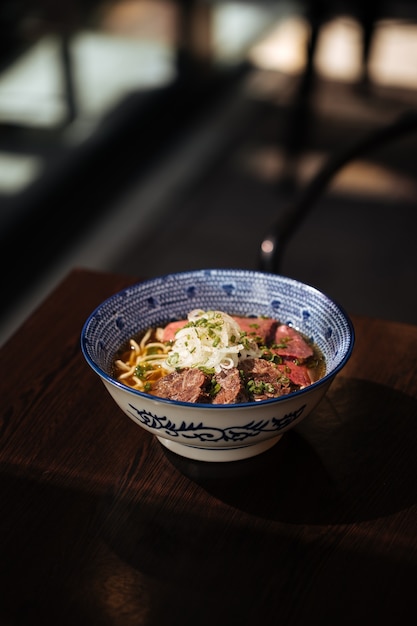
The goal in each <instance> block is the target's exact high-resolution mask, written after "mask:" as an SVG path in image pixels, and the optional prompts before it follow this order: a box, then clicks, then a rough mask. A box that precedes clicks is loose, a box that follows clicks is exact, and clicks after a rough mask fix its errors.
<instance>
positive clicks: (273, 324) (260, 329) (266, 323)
mask: <svg viewBox="0 0 417 626" xmlns="http://www.w3.org/2000/svg"><path fill="white" fill-rule="evenodd" d="M233 319H234V320H236V322H237V323H238V324H239V327H240V329H241V330H242V331H243V332H246V334H247V335H248V337H252V338H253V339H257V338H258V337H259V338H260V339H261V342H262V343H263V344H265V345H268V344H269V343H270V342H271V341H273V340H274V335H275V331H276V328H277V326H278V322H277V320H274V319H271V318H265V317H237V316H235V317H233Z"/></svg>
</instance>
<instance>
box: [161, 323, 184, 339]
mask: <svg viewBox="0 0 417 626" xmlns="http://www.w3.org/2000/svg"><path fill="white" fill-rule="evenodd" d="M187 323H188V320H179V321H177V322H170V323H169V324H167V325H166V326H165V328H164V329H163V333H162V337H161V341H174V339H175V333H176V332H177V330H180V328H183V327H184V326H185V325H186V324H187Z"/></svg>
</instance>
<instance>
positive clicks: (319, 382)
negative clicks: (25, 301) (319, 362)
mask: <svg viewBox="0 0 417 626" xmlns="http://www.w3.org/2000/svg"><path fill="white" fill-rule="evenodd" d="M215 272H222V273H225V272H226V273H232V274H236V275H239V274H245V275H247V276H253V277H256V276H258V275H262V276H267V277H270V278H274V279H280V280H283V281H284V282H285V283H287V284H292V285H302V286H303V287H307V288H308V289H309V290H311V291H313V292H315V293H316V294H318V295H319V296H320V297H324V298H325V299H327V301H328V302H329V303H331V304H332V305H333V306H334V307H336V309H338V311H339V313H340V315H341V317H342V318H343V319H344V321H345V323H346V326H347V329H348V337H349V341H348V346H347V349H346V352H345V354H344V356H343V358H342V359H341V361H340V362H339V363H338V365H337V366H336V367H334V369H332V371H331V372H328V373H326V374H325V375H324V376H322V378H320V379H319V380H317V381H315V382H314V383H311V384H310V385H308V386H307V387H304V388H303V389H299V390H297V391H292V392H291V393H289V394H287V395H284V396H278V397H276V398H268V399H267V400H258V401H255V402H239V403H237V404H211V403H201V402H184V401H182V400H171V399H169V398H161V397H159V396H155V395H152V394H149V393H146V392H144V391H140V390H138V389H133V387H129V386H128V385H124V384H123V383H121V382H119V381H118V380H116V379H115V378H113V377H112V376H110V374H108V373H107V372H106V371H105V370H104V369H102V368H101V367H100V366H99V365H97V364H96V362H95V361H94V360H93V359H92V357H91V356H90V354H89V352H88V350H87V347H86V343H87V342H86V333H87V330H88V327H89V325H90V322H91V320H92V319H93V318H94V317H95V316H96V315H97V313H98V312H99V311H100V309H101V308H102V307H103V306H104V305H107V304H109V303H110V302H111V301H112V300H116V299H120V297H122V296H123V295H124V294H125V293H127V292H128V291H130V290H131V289H134V288H135V287H141V286H143V287H144V288H146V287H147V286H151V285H152V283H155V282H156V281H158V282H160V281H161V280H164V279H166V278H168V277H173V278H174V277H177V276H179V277H184V278H186V277H190V278H191V277H193V276H197V275H198V276H203V275H204V274H206V273H209V274H213V273H215ZM355 340H356V336H355V329H354V326H353V322H352V320H351V318H350V316H349V314H348V313H347V312H346V310H345V308H344V307H343V306H342V305H340V304H339V302H338V301H337V300H335V299H334V298H332V297H331V296H329V295H328V294H327V293H326V292H324V291H322V290H321V289H319V288H317V287H315V286H314V285H311V284H309V283H307V282H304V281H302V280H298V279H296V278H292V277H290V276H286V275H283V274H274V273H271V272H263V271H261V270H251V269H243V268H241V269H239V268H205V269H195V270H186V271H181V272H168V273H166V274H162V275H160V276H155V277H152V278H148V279H146V280H143V281H139V280H138V281H136V282H133V283H132V284H131V285H129V286H127V287H124V288H123V289H120V290H119V291H117V292H115V293H113V294H112V295H110V296H109V297H108V298H105V299H104V300H103V301H102V302H101V303H100V304H98V305H97V306H96V307H95V308H94V310H93V311H91V313H90V314H89V315H88V317H87V319H86V320H85V322H84V324H83V326H82V329H81V335H80V343H81V351H82V354H83V356H84V358H85V360H86V362H87V363H88V365H89V366H90V367H91V369H92V370H93V371H94V372H95V373H96V374H97V375H98V376H99V377H100V378H101V379H102V380H103V381H105V382H107V383H109V384H110V385H112V386H113V387H116V388H117V389H119V390H121V391H127V392H129V393H130V394H132V395H133V396H136V397H138V398H143V399H146V400H151V401H154V402H161V403H163V404H167V405H172V406H176V407H187V408H193V407H194V408H195V409H199V410H201V409H207V410H214V411H215V410H216V409H217V410H218V409H226V410H239V409H247V408H248V407H249V408H254V407H255V406H266V405H270V404H277V403H280V402H281V403H282V402H286V401H287V402H288V401H289V400H291V399H292V398H298V397H300V396H302V395H304V394H307V393H310V392H311V391H313V390H314V389H317V388H319V387H322V386H323V385H326V384H327V383H330V382H331V381H332V380H333V378H334V377H335V376H336V374H338V372H340V370H341V369H343V367H344V366H345V365H346V363H347V361H348V360H349V359H350V357H351V354H352V351H353V348H354V344H355Z"/></svg>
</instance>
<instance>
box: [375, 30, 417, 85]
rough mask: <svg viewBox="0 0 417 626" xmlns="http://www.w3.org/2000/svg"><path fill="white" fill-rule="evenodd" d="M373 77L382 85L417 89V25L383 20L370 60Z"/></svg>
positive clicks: (376, 35) (376, 34)
mask: <svg viewBox="0 0 417 626" xmlns="http://www.w3.org/2000/svg"><path fill="white" fill-rule="evenodd" d="M369 74H370V77H371V79H372V80H373V81H374V82H375V83H378V84H380V85H384V86H395V87H403V88H412V89H413V88H414V89H415V87H416V85H417V25H416V24H411V23H402V22H400V21H398V22H396V21H394V20H382V21H381V22H380V23H379V25H378V29H377V32H376V33H375V39H374V44H373V49H372V55H371V59H370V67H369Z"/></svg>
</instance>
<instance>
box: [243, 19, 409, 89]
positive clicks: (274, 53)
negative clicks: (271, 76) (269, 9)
mask: <svg viewBox="0 0 417 626" xmlns="http://www.w3.org/2000/svg"><path fill="white" fill-rule="evenodd" d="M308 37H309V25H308V23H307V22H305V21H304V19H303V18H302V17H301V16H297V15H294V16H287V17H284V18H283V19H282V20H280V21H278V23H277V24H276V25H275V27H274V28H273V29H272V30H271V31H270V32H269V33H267V34H266V35H265V36H264V37H263V38H261V39H260V41H258V42H256V43H255V44H254V45H253V46H252V47H251V48H250V50H249V53H248V56H249V59H250V60H251V61H252V62H253V63H254V65H255V66H256V67H258V68H259V69H265V70H277V71H281V72H283V73H286V74H300V73H301V72H302V71H303V69H304V67H305V62H306V45H307V41H308ZM314 66H315V69H316V71H317V73H318V75H320V76H322V77H324V78H328V79H331V80H338V81H341V82H355V81H357V80H358V79H360V78H361V76H362V72H363V68H362V31H361V26H360V23H359V22H357V21H356V20H354V19H352V18H350V17H347V16H341V17H338V18H335V19H333V20H331V21H329V22H328V23H326V24H324V25H323V27H322V28H321V30H320V33H319V39H318V43H317V49H316V55H315V58H314ZM368 69H369V76H370V78H371V80H372V81H373V82H374V83H375V84H379V85H384V86H392V87H400V88H408V89H410V88H411V89H415V88H416V86H417V25H416V24H411V23H404V22H401V21H400V20H381V21H380V22H378V23H377V24H376V26H375V32H374V38H373V41H372V47H371V51H370V59H369V68H368Z"/></svg>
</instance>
